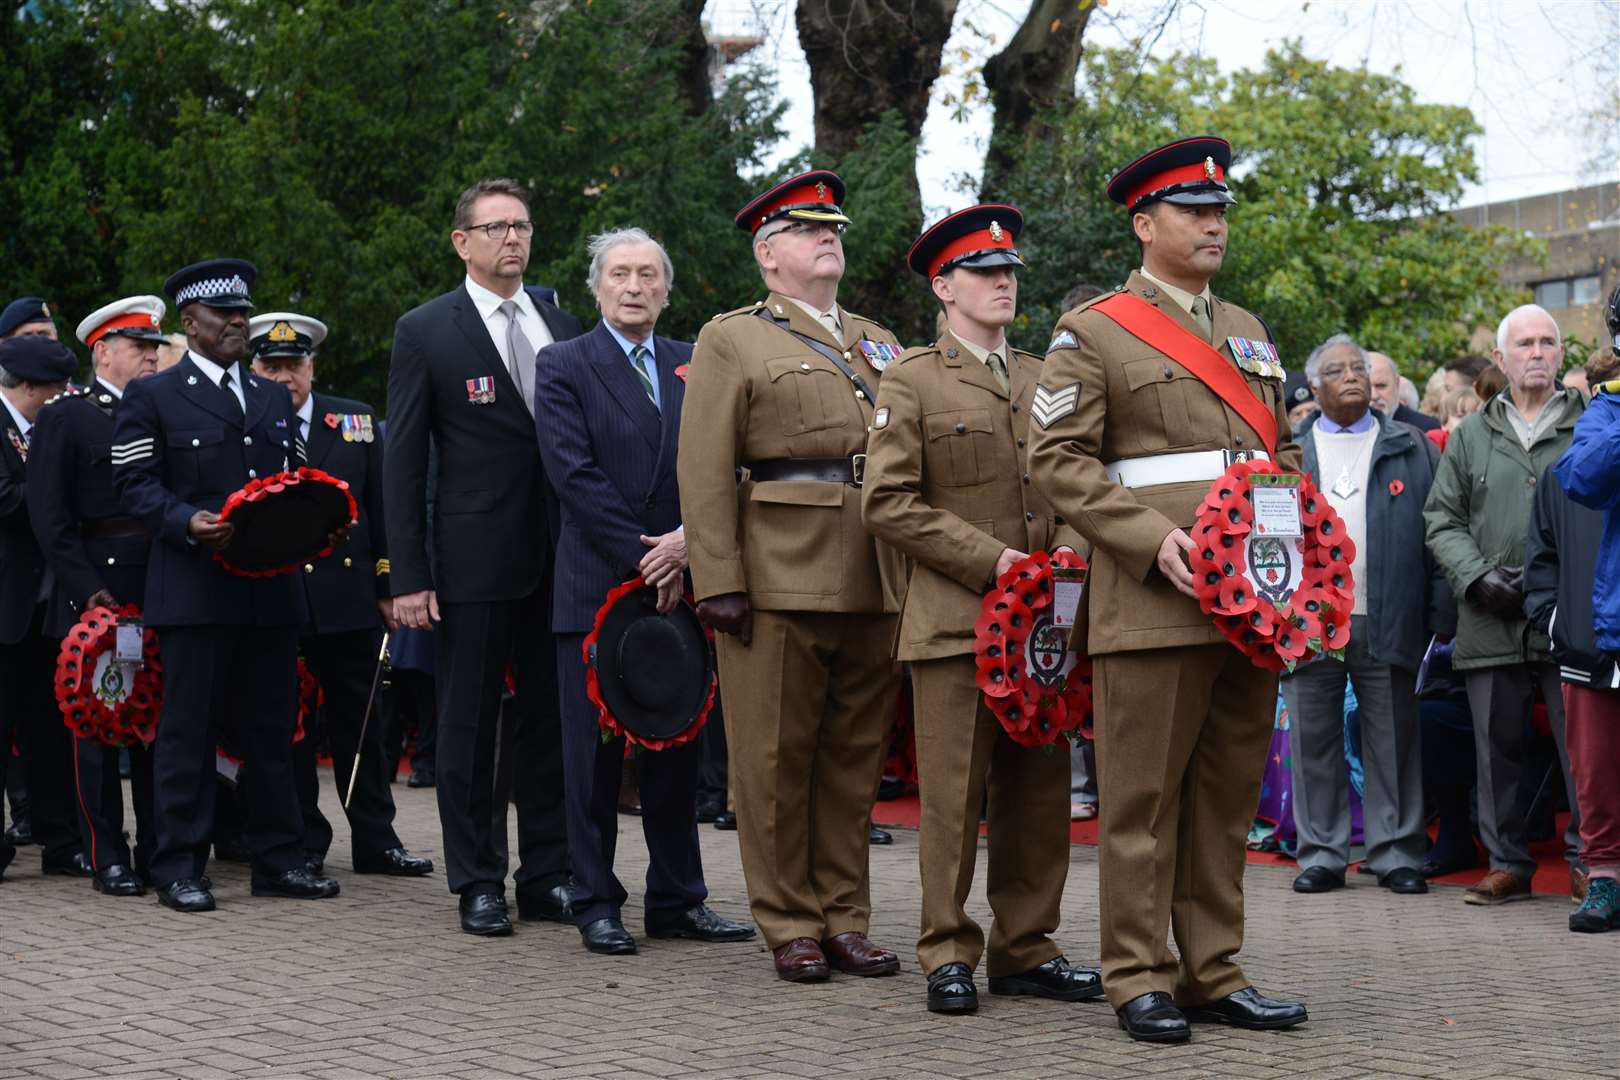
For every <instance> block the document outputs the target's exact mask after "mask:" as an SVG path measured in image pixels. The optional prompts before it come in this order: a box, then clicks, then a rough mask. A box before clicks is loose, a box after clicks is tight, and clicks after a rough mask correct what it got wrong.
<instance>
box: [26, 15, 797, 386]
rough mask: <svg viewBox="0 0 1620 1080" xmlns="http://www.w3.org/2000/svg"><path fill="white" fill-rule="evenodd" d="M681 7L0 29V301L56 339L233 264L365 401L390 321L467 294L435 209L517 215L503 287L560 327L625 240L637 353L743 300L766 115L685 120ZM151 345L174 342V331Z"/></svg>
mask: <svg viewBox="0 0 1620 1080" xmlns="http://www.w3.org/2000/svg"><path fill="white" fill-rule="evenodd" d="M676 6H677V0H586V2H577V3H576V2H570V0H557V2H555V3H551V4H547V5H545V6H543V7H530V6H529V5H519V4H507V3H501V2H496V0H414V2H413V3H409V4H399V3H393V2H390V0H190V2H186V3H168V4H164V5H152V4H147V3H140V2H134V0H77V2H74V3H68V2H65V0H40V2H38V3H35V4H31V5H30V7H29V8H28V9H27V10H26V11H25V12H24V13H23V14H21V15H20V16H18V17H14V18H6V17H0V45H3V47H4V54H5V56H6V57H7V63H6V64H4V65H0V206H4V207H5V208H6V213H5V216H6V226H7V229H6V233H7V235H6V237H5V240H4V243H5V245H6V246H5V249H4V255H5V258H4V260H3V262H0V296H15V295H19V294H23V293H30V292H38V293H40V294H42V295H45V296H47V297H48V298H50V299H51V300H52V301H53V302H54V304H55V306H56V308H57V309H58V310H59V311H60V312H61V313H62V315H63V316H64V321H65V322H67V323H68V324H69V325H71V324H73V323H76V322H77V320H78V318H80V317H82V315H83V314H84V313H87V312H88V311H90V310H92V309H93V308H95V307H98V306H100V305H101V304H102V303H105V302H106V301H107V300H108V299H110V298H112V297H115V296H120V295H126V294H130V293H137V292H158V291H159V290H160V287H161V285H162V281H163V279H164V277H165V276H166V275H167V274H168V273H169V272H170V271H172V270H173V269H175V268H176V267H178V266H181V265H183V264H185V263H187V262H191V261H194V260H197V259H202V258H208V257H212V256H216V255H227V254H229V255H236V256H240V257H243V258H247V259H250V260H252V261H253V262H254V263H256V264H257V266H258V267H259V271H260V279H259V284H258V287H257V288H256V289H255V290H254V298H255V301H256V303H257V305H258V307H259V308H260V309H261V310H270V309H274V308H282V307H291V308H293V309H295V310H300V311H304V312H307V313H309V314H312V315H315V316H317V317H319V318H321V319H323V320H325V321H326V322H327V323H328V324H329V325H330V326H331V328H332V335H331V337H330V338H329V339H328V341H327V344H326V345H325V347H324V348H323V349H322V355H321V359H320V379H321V382H322V384H323V385H325V386H327V387H330V388H332V389H333V390H334V391H336V392H340V393H353V394H355V395H357V396H361V397H366V398H370V399H372V400H374V401H376V402H378V403H379V404H380V403H381V402H382V399H383V385H384V381H385V377H386V371H387V363H388V353H389V349H390V346H391V343H392V338H393V324H394V320H395V319H397V318H398V317H399V315H400V314H402V313H403V312H404V311H406V310H408V309H409V308H411V307H413V306H415V305H416V304H419V303H421V302H422V301H423V300H426V299H428V298H429V297H432V296H434V295H436V294H438V293H440V292H443V291H445V290H446V289H448V288H451V287H453V286H454V285H455V284H456V283H457V282H458V281H459V280H460V279H461V277H462V274H463V269H462V266H461V263H460V261H459V260H458V259H457V258H456V257H455V254H454V251H453V250H452V248H451V247H450V243H449V223H450V214H451V210H452V208H453V205H454V202H455V198H456V196H457V194H458V193H459V192H460V191H461V190H462V189H463V188H464V187H466V186H467V184H468V183H470V182H471V181H472V180H474V179H477V178H478V177H481V176H490V175H505V176H513V177H516V178H517V179H519V180H520V181H522V182H523V183H525V184H526V185H527V186H528V187H529V188H530V189H531V191H532V192H533V193H534V205H533V207H532V211H533V216H534V218H535V221H536V232H535V237H534V241H533V257H532V260H531V263H530V270H529V273H528V275H527V277H528V280H529V281H531V282H538V283H543V284H548V285H552V286H554V287H556V288H558V289H559V290H560V291H561V295H562V299H563V302H564V303H565V305H566V306H568V307H570V308H571V309H572V310H574V311H575V312H576V313H579V314H580V315H582V316H588V315H590V314H591V313H592V307H593V305H592V301H591V300H590V298H589V297H588V296H587V295H586V293H585V285H584V280H585V270H586V259H585V255H584V241H585V239H586V237H587V236H589V235H590V234H591V233H594V232H599V231H601V230H603V229H605V228H611V227H617V226H623V225H632V224H633V225H640V226H642V227H643V228H646V229H647V230H648V231H650V232H652V233H653V234H654V235H655V236H658V237H659V238H660V239H662V240H663V241H664V242H665V244H666V245H667V246H668V248H669V250H670V254H671V257H672V258H673V260H674V262H675V268H676V288H675V291H674V293H673V295H672V297H671V308H670V310H669V311H668V312H667V313H666V314H665V316H664V319H663V321H662V322H661V323H660V330H662V331H665V332H668V333H670V334H672V335H674V336H691V335H694V334H695V333H696V330H697V327H698V326H699V325H701V323H702V322H703V321H704V320H705V319H707V318H708V317H709V316H710V315H712V314H714V313H715V312H716V311H718V310H722V309H724V308H727V307H730V306H734V305H736V304H741V303H744V302H746V301H747V300H748V299H750V298H752V297H753V296H754V294H755V293H756V292H757V291H758V278H757V275H756V274H755V273H754V270H753V266H752V263H751V262H750V261H749V260H748V258H747V241H746V238H744V237H743V236H742V235H741V234H740V233H738V232H737V231H736V230H735V228H734V227H733V226H732V224H731V217H732V215H733V214H734V213H735V211H736V208H737V207H738V206H741V205H742V204H743V203H744V202H745V201H747V198H748V196H749V194H750V192H751V189H752V185H751V184H750V183H748V182H745V181H743V180H740V179H739V173H746V172H752V171H756V170H757V169H758V168H759V164H760V162H759V155H760V154H761V153H763V152H764V151H766V150H767V149H768V148H769V147H770V146H771V145H772V144H773V143H774V142H775V141H776V139H777V136H778V131H777V120H778V117H779V116H780V111H781V106H780V105H779V104H777V103H776V100H775V94H774V90H773V87H772V86H771V84H770V83H769V81H768V80H767V79H765V78H763V77H762V76H761V75H760V74H759V73H758V72H749V73H745V74H744V75H742V76H740V77H738V78H736V79H734V80H733V81H732V82H731V83H730V84H729V85H728V87H727V88H726V89H725V91H724V92H723V93H721V94H720V95H719V96H718V97H717V99H716V101H715V102H714V105H713V107H712V108H710V109H708V110H707V111H705V112H704V113H702V114H701V115H697V116H694V115H690V114H689V112H688V111H687V110H688V99H687V98H685V97H683V96H682V95H681V94H680V93H678V92H677V89H676V85H675V71H676V69H677V66H678V65H677V58H676V57H675V56H674V55H673V53H674V46H672V45H670V44H668V43H661V42H660V40H659V39H658V38H657V37H656V36H655V30H656V28H658V27H660V26H662V25H664V24H665V23H666V22H667V17H668V16H670V15H671V14H672V13H673V12H674V10H675V8H676ZM170 327H171V328H172V317H171V324H170Z"/></svg>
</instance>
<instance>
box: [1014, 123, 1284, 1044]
mask: <svg viewBox="0 0 1620 1080" xmlns="http://www.w3.org/2000/svg"><path fill="white" fill-rule="evenodd" d="M1230 161H1231V147H1230V146H1228V145H1227V143H1226V142H1225V141H1224V140H1222V139H1215V138H1194V139H1183V140H1180V141H1178V142H1174V143H1171V144H1169V145H1168V146H1164V147H1160V148H1159V149H1157V150H1154V151H1153V152H1151V153H1149V154H1147V155H1145V156H1144V157H1142V158H1139V159H1138V160H1137V161H1135V162H1133V163H1132V164H1130V165H1128V166H1126V167H1125V168H1124V169H1123V170H1121V171H1120V173H1119V174H1118V175H1117V176H1115V177H1114V179H1113V180H1112V181H1111V182H1110V183H1109V185H1108V195H1109V197H1110V198H1111V199H1113V200H1114V201H1115V202H1119V203H1122V204H1124V205H1125V206H1126V207H1127V208H1128V209H1129V211H1130V219H1131V227H1132V229H1133V230H1134V232H1135V234H1136V238H1137V240H1138V241H1139V242H1140V243H1141V246H1142V270H1141V272H1140V273H1133V274H1132V275H1131V276H1130V279H1129V280H1128V281H1127V282H1126V283H1125V285H1124V287H1123V288H1122V289H1120V290H1118V291H1116V292H1114V293H1111V294H1105V295H1104V296H1103V297H1100V298H1098V299H1096V300H1093V301H1090V302H1088V303H1087V304H1084V305H1082V306H1081V307H1079V308H1076V309H1075V310H1073V311H1070V312H1069V313H1068V314H1066V315H1064V316H1063V318H1062V319H1060V320H1059V321H1058V325H1057V329H1056V331H1055V333H1054V337H1053V339H1052V343H1051V345H1050V346H1049V347H1048V350H1047V356H1046V363H1045V365H1044V371H1043V372H1042V374H1041V380H1040V383H1041V384H1040V387H1039V388H1038V389H1037V391H1036V394H1035V399H1034V401H1033V402H1032V404H1031V407H1030V411H1031V415H1032V416H1033V418H1034V420H1035V424H1034V426H1032V427H1031V428H1030V444H1031V445H1030V473H1031V475H1032V476H1033V477H1034V479H1035V484H1036V486H1037V487H1038V488H1040V489H1041V491H1043V492H1044V493H1045V494H1046V495H1047V497H1048V498H1049V499H1050V500H1051V502H1052V506H1053V508H1054V509H1055V510H1056V512H1057V513H1058V514H1059V515H1061V516H1062V517H1064V518H1065V519H1067V520H1068V521H1069V522H1070V523H1071V524H1073V525H1074V526H1075V528H1076V529H1078V530H1079V531H1080V533H1081V535H1083V536H1084V537H1086V538H1087V539H1088V540H1090V541H1092V542H1093V543H1094V544H1095V545H1096V549H1095V551H1094V553H1093V558H1092V563H1091V574H1090V580H1089V583H1088V585H1087V588H1086V602H1087V604H1088V618H1089V633H1088V635H1087V639H1086V643H1087V647H1088V649H1089V651H1090V653H1091V658H1092V663H1093V665H1094V667H1093V677H1092V678H1093V681H1092V691H1093V695H1094V701H1095V704H1096V732H1097V766H1098V783H1099V785H1100V787H1099V801H1100V803H1101V806H1102V822H1101V824H1102V851H1101V877H1102V888H1101V892H1102V898H1101V899H1102V906H1101V922H1102V961H1103V981H1104V983H1105V984H1106V986H1107V989H1108V998H1109V1001H1110V1002H1111V1003H1112V1004H1113V1006H1114V1007H1115V1009H1116V1010H1117V1011H1118V1014H1119V1022H1120V1026H1121V1027H1122V1028H1124V1029H1125V1030H1126V1031H1127V1032H1129V1033H1130V1035H1131V1037H1132V1038H1136V1039H1142V1040H1146V1041H1151V1042H1180V1041H1182V1040H1185V1039H1186V1038H1187V1037H1188V1035H1189V1033H1190V1029H1189V1027H1188V1021H1189V1020H1194V1021H1204V1020H1208V1021H1217V1022H1224V1023H1230V1024H1235V1025H1237V1026H1239V1027H1247V1028H1278V1027H1290V1026H1292V1025H1294V1024H1298V1023H1301V1022H1303V1021H1304V1020H1305V1018H1306V1017H1305V1007H1304V1006H1303V1005H1298V1004H1291V1003H1284V1002H1277V1001H1272V1000H1270V999H1268V998H1265V997H1263V996H1261V995H1260V994H1259V993H1258V992H1257V991H1255V989H1254V988H1253V987H1252V986H1251V985H1250V983H1249V979H1248V977H1247V976H1245V975H1244V973H1243V969H1242V968H1240V967H1238V965H1237V962H1236V961H1235V960H1234V959H1233V958H1232V957H1233V954H1235V953H1236V952H1237V951H1238V950H1239V948H1241V947H1242V944H1243V867H1244V841H1245V839H1246V836H1247V833H1248V829H1249V824H1250V822H1251V820H1252V818H1253V816H1254V811H1255V807H1256V805H1257V803H1258V801H1259V793H1260V777H1261V773H1262V771H1263V769H1264V766H1265V755H1266V748H1267V746H1268V745H1269V742H1270V739H1271V728H1272V720H1273V717H1274V709H1275V706H1276V701H1277V676H1276V675H1274V674H1271V673H1268V672H1264V671H1262V670H1260V669H1258V668H1256V667H1254V666H1253V665H1252V664H1251V663H1250V662H1249V660H1248V659H1246V658H1245V657H1244V656H1243V654H1242V653H1240V652H1238V651H1237V650H1236V649H1235V648H1233V647H1232V646H1231V645H1229V644H1227V643H1226V642H1225V641H1224V639H1223V638H1222V637H1221V635H1220V632H1219V631H1218V630H1217V629H1216V628H1215V626H1214V625H1213V624H1212V623H1211V620H1210V618H1209V617H1208V616H1206V615H1204V614H1202V613H1201V612H1200V611H1199V607H1198V602H1197V601H1196V600H1195V599H1194V593H1193V589H1192V574H1191V572H1190V571H1189V569H1188V564H1187V560H1186V555H1185V552H1186V551H1187V550H1188V549H1189V548H1190V547H1191V546H1192V544H1191V541H1190V540H1189V539H1188V537H1187V530H1188V529H1189V528H1190V527H1191V526H1192V524H1193V522H1194V518H1195V516H1196V511H1197V506H1198V503H1199V502H1200V501H1201V500H1202V499H1203V497H1204V495H1205V493H1206V492H1207V491H1208V490H1209V486H1210V483H1211V481H1213V480H1214V479H1215V478H1216V477H1218V476H1220V475H1221V474H1222V473H1223V472H1224V471H1225V470H1226V468H1227V466H1228V464H1229V462H1230V461H1232V460H1235V459H1236V457H1237V456H1238V455H1242V454H1255V452H1257V451H1258V452H1260V453H1263V454H1267V455H1269V456H1271V457H1272V458H1273V459H1274V460H1276V461H1277V462H1278V463H1279V464H1280V465H1282V466H1283V467H1284V468H1286V469H1293V470H1296V471H1297V470H1298V469H1299V468H1300V452H1299V448H1298V447H1297V446H1295V445H1294V443H1293V442H1292V441H1291V439H1290V437H1289V429H1288V424H1287V415H1286V414H1287V406H1286V404H1285V402H1284V400H1283V383H1282V377H1281V376H1282V369H1281V367H1280V366H1278V365H1277V364H1276V363H1275V362H1274V361H1273V360H1272V359H1270V357H1271V356H1272V350H1271V347H1270V333H1269V332H1268V331H1267V329H1266V326H1265V324H1264V323H1263V322H1261V321H1260V320H1259V319H1258V318H1256V317H1255V316H1253V315H1251V314H1249V313H1248V312H1247V311H1244V310H1243V309H1242V308H1239V307H1237V306H1236V305H1234V304H1229V303H1226V302H1225V301H1223V300H1219V299H1216V298H1215V297H1213V296H1212V295H1211V294H1210V292H1209V279H1210V278H1211V277H1213V276H1214V275H1215V273H1216V272H1217V271H1218V270H1219V269H1220V266H1221V261H1222V258H1223V257H1224V255H1225V251H1226V229H1227V226H1226V207H1227V205H1228V204H1230V203H1231V202H1233V201H1234V200H1233V199H1232V196H1231V195H1230V193H1229V192H1228V191H1227V188H1226V184H1225V175H1226V168H1227V166H1228V165H1229V164H1230ZM1150 341H1151V342H1153V343H1152V344H1150V343H1149V342H1150ZM1167 923H1168V924H1169V926H1170V928H1171V929H1172V930H1173V931H1174V933H1175V938H1176V945H1177V948H1178V949H1179V951H1180V954H1181V959H1180V961H1179V963H1178V962H1177V959H1176V957H1175V955H1173V954H1172V953H1171V952H1170V950H1169V947H1168V944H1167V942H1166V932H1165V931H1166V924H1167Z"/></svg>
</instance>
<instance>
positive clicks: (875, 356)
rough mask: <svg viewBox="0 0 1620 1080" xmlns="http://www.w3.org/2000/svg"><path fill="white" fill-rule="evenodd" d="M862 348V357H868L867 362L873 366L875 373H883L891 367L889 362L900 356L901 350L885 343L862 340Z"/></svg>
mask: <svg viewBox="0 0 1620 1080" xmlns="http://www.w3.org/2000/svg"><path fill="white" fill-rule="evenodd" d="M860 346H861V355H862V356H864V357H866V362H867V363H868V364H871V365H872V370H873V371H882V370H883V369H884V368H886V367H888V366H889V361H891V360H894V359H897V358H898V357H899V356H900V350H899V349H897V348H895V347H894V346H893V345H890V344H889V343H888V342H885V341H867V340H866V339H865V338H862V339H861V341H860Z"/></svg>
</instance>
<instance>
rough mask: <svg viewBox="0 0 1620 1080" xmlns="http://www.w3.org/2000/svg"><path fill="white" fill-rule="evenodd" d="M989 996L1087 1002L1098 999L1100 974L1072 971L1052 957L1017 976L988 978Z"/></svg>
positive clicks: (1086, 969) (1082, 969) (1062, 961)
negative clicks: (1001, 995) (1028, 996)
mask: <svg viewBox="0 0 1620 1080" xmlns="http://www.w3.org/2000/svg"><path fill="white" fill-rule="evenodd" d="M990 992H991V993H992V994H1034V995H1035V996H1036V997H1043V998H1051V999H1052V1000H1053V1001H1089V1000H1090V999H1092V998H1095V997H1101V996H1102V992H1103V984H1102V974H1101V973H1100V972H1098V971H1097V970H1096V969H1095V968H1083V967H1075V966H1074V965H1073V964H1071V963H1069V962H1068V961H1067V960H1065V959H1064V958H1063V957H1061V956H1054V957H1052V959H1050V960H1048V961H1047V962H1046V963H1044V964H1042V965H1041V966H1040V967H1037V968H1030V969H1029V970H1028V971H1026V972H1024V973H1023V974H1021V975H992V976H990Z"/></svg>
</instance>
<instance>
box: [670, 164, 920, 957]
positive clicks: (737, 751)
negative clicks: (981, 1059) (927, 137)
mask: <svg viewBox="0 0 1620 1080" xmlns="http://www.w3.org/2000/svg"><path fill="white" fill-rule="evenodd" d="M843 196H844V184H843V181H842V180H840V179H839V178H838V177H837V176H836V175H834V174H833V173H830V172H826V171H824V170H822V171H816V172H809V173H804V174H802V175H800V176H795V177H793V178H791V179H789V180H785V181H783V182H782V183H780V184H778V185H776V186H775V187H773V188H771V189H770V190H769V191H767V192H765V193H764V194H763V195H760V196H759V197H758V198H756V199H754V200H753V201H752V202H750V203H749V204H748V205H747V206H746V207H744V208H743V209H742V211H741V212H740V213H739V214H738V215H737V218H736V223H737V227H738V228H740V229H742V230H743V231H744V232H745V233H747V234H748V235H749V236H750V237H752V240H753V253H754V259H755V261H756V262H757V263H758V264H759V268H760V271H761V273H762V274H763V276H764V279H765V286H766V288H767V289H768V290H769V295H767V296H766V298H765V300H764V301H762V302H758V303H755V304H753V305H751V306H749V307H746V308H740V309H738V310H736V311H732V312H727V313H725V314H723V315H718V316H716V317H715V318H714V320H713V321H711V322H710V323H709V324H708V325H707V326H705V327H704V328H703V331H702V333H700V334H699V335H698V340H697V344H696V346H695V348H694V352H693V355H692V365H691V372H690V374H689V375H688V381H687V393H686V402H685V412H684V415H683V416H682V417H681V441H680V454H679V467H678V469H677V473H678V478H679V482H680V491H681V511H682V513H681V518H682V520H683V521H684V522H685V524H686V544H687V551H688V554H689V556H690V558H691V566H692V580H693V585H694V589H695V593H694V595H695V596H696V598H697V600H698V613H699V615H700V616H702V617H703V619H704V621H705V622H706V623H708V625H709V626H711V627H712V628H713V629H714V630H716V631H717V632H718V634H719V636H718V637H717V639H716V646H717V648H718V651H719V661H720V683H721V688H720V689H721V696H722V697H723V698H724V699H725V702H726V712H727V715H728V717H729V718H730V722H729V723H728V725H727V732H726V734H727V736H728V740H729V742H730V745H731V765H732V770H731V779H732V783H733V798H734V801H735V804H736V810H737V825H738V839H739V842H740V845H741V848H742V860H743V873H744V875H745V876H746V878H747V881H748V895H749V900H750V902H751V905H752V909H753V914H754V921H755V922H756V923H757V924H758V925H759V927H760V929H761V930H762V931H763V932H764V935H765V939H766V941H767V942H768V943H769V945H770V947H771V950H772V952H773V954H774V956H775V962H776V971H777V974H778V975H780V976H781V977H782V978H783V979H786V980H789V981H807V980H819V979H825V978H827V976H828V970H829V967H832V968H837V969H838V970H840V971H843V972H846V973H848V974H852V975H886V974H890V973H892V972H894V971H897V970H898V969H899V965H900V960H899V957H897V956H896V955H895V954H894V953H893V952H890V951H889V950H887V949H883V948H879V947H878V946H876V945H874V944H873V943H872V942H871V941H870V940H868V938H867V936H866V929H867V922H868V919H869V917H870V914H871V900H870V895H869V888H868V878H867V872H868V868H867V854H868V843H869V842H870V836H871V833H870V824H871V813H872V803H873V800H874V799H875V798H876V795H877V785H878V781H879V779H880V772H881V768H882V756H883V749H884V747H883V743H884V735H885V733H886V732H887V730H888V726H889V720H890V717H891V715H892V712H893V708H894V700H895V694H896V691H897V681H896V671H895V665H894V662H893V661H892V660H891V659H890V656H889V644H890V639H891V637H892V636H893V633H894V618H895V614H896V612H898V611H899V606H900V605H899V590H900V588H901V584H902V579H901V573H902V571H901V568H900V565H899V557H898V555H897V554H896V553H895V552H894V551H893V550H892V549H890V548H889V547H887V546H886V545H884V544H881V543H877V542H874V541H873V540H872V538H871V537H870V536H869V535H868V534H867V532H866V530H865V528H864V527H863V526H862V524H861V504H860V485H861V480H862V477H863V475H864V472H865V464H866V436H867V432H868V430H869V429H870V427H871V424H872V411H873V408H874V400H873V399H874V398H875V397H876V390H877V385H878V379H879V376H880V375H881V374H882V371H883V369H884V368H885V367H887V366H888V364H889V363H890V361H892V360H895V359H898V358H899V355H900V348H899V345H898V343H897V342H896V341H895V338H894V335H893V334H891V333H890V332H889V331H888V330H886V329H884V328H883V327H882V326H880V325H878V324H877V323H876V322H873V321H872V320H871V319H868V318H866V317H864V316H861V315H856V314H855V313H854V312H850V311H845V310H844V309H843V308H841V307H839V305H838V282H839V279H840V278H842V277H843V274H844V245H843V236H842V233H843V229H844V226H845V225H846V224H848V222H849V218H848V217H846V216H845V215H844V213H843V210H842V209H841V208H840V204H841V203H842V202H843ZM739 477H740V478H741V479H740V482H739Z"/></svg>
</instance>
